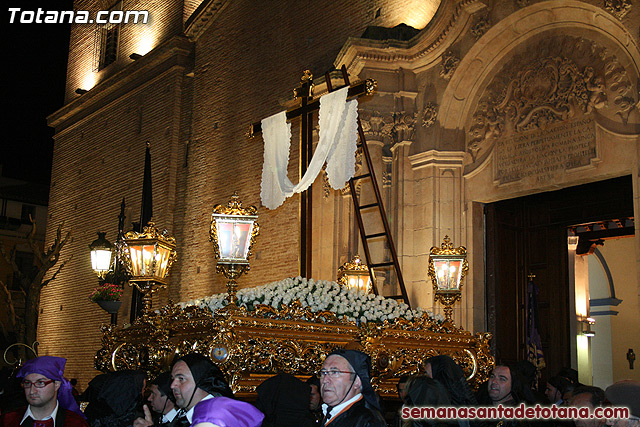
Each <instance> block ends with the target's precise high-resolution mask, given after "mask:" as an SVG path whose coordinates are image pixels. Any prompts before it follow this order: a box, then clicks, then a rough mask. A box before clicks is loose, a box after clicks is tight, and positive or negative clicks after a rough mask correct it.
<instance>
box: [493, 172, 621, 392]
mask: <svg viewBox="0 0 640 427" xmlns="http://www.w3.org/2000/svg"><path fill="white" fill-rule="evenodd" d="M632 216H633V189H632V183H631V178H630V177H628V176H627V177H621V178H615V179H610V180H606V181H599V182H596V183H592V184H585V185H580V186H576V187H569V188H565V189H562V190H558V191H553V192H547V193H540V194H535V195H531V196H525V197H521V198H517V199H511V200H504V201H500V202H495V203H490V204H487V205H485V221H486V250H487V252H486V253H487V255H486V274H487V277H486V304H487V330H488V331H489V332H491V333H493V336H494V339H493V341H492V345H493V347H492V351H494V354H495V356H496V359H497V360H504V361H515V360H522V359H524V358H525V357H526V351H527V348H526V295H527V282H528V280H529V279H528V276H529V275H530V274H533V275H535V278H534V279H533V281H534V283H535V284H536V285H537V286H538V289H539V293H538V319H539V322H538V324H539V333H540V337H541V341H542V349H543V351H544V358H545V362H546V369H544V370H543V371H542V380H543V381H545V380H546V379H547V378H549V377H550V376H552V375H554V374H556V373H557V372H558V371H559V370H560V368H562V367H563V366H570V365H571V340H574V339H575V337H572V336H571V334H570V322H571V321H575V319H571V317H572V314H571V313H572V312H573V310H572V308H571V307H570V300H571V298H570V289H569V275H568V257H567V253H568V252H567V229H568V228H569V227H571V226H574V225H577V224H584V223H588V222H595V221H605V220H611V219H614V218H622V217H632ZM542 384H544V383H542Z"/></svg>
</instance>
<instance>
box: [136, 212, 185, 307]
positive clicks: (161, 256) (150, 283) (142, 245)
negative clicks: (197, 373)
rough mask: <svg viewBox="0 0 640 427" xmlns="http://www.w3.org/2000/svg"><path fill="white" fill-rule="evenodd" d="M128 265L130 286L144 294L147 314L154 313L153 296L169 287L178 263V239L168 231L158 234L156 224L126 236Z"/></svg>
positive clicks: (143, 304)
mask: <svg viewBox="0 0 640 427" xmlns="http://www.w3.org/2000/svg"><path fill="white" fill-rule="evenodd" d="M124 243H125V265H126V267H127V270H128V271H129V273H130V274H131V278H130V279H129V282H130V283H133V285H134V286H135V287H136V288H137V289H138V290H139V291H140V293H141V294H142V310H143V314H148V313H149V312H150V311H151V303H152V295H153V293H154V292H156V290H158V289H164V288H166V287H167V284H168V281H167V277H168V275H169V270H170V269H171V265H172V264H173V263H174V262H175V260H176V259H177V252H176V239H175V238H173V237H170V236H169V235H168V232H167V230H163V231H162V232H158V229H157V228H156V227H155V223H154V222H153V221H149V224H148V225H147V226H145V227H144V228H143V230H142V232H141V233H139V232H137V231H129V232H128V233H126V234H125V235H124Z"/></svg>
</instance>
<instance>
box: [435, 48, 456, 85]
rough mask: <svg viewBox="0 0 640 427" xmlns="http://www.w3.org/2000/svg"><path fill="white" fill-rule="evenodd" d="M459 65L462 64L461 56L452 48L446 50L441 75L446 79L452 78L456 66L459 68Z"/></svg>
mask: <svg viewBox="0 0 640 427" xmlns="http://www.w3.org/2000/svg"><path fill="white" fill-rule="evenodd" d="M458 65H460V58H458V57H457V56H456V55H455V54H454V53H453V52H451V51H450V50H449V51H447V52H445V54H444V55H442V63H441V67H442V69H441V70H440V77H442V78H443V79H445V80H451V77H452V76H453V73H454V72H455V71H456V68H458Z"/></svg>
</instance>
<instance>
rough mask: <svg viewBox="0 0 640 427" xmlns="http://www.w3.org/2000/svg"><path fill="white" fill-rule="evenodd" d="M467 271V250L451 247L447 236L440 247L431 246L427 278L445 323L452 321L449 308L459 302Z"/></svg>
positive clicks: (451, 309)
mask: <svg viewBox="0 0 640 427" xmlns="http://www.w3.org/2000/svg"><path fill="white" fill-rule="evenodd" d="M468 270H469V263H468V262H467V248H465V247H464V246H460V247H457V248H454V247H453V244H452V243H451V239H450V238H449V236H444V240H443V242H442V244H441V246H440V247H439V248H438V247H437V246H433V247H432V248H431V251H430V255H429V277H430V278H431V282H432V283H433V290H434V291H435V300H436V301H440V303H442V304H443V305H444V306H445V307H444V315H445V317H446V320H447V321H452V315H453V308H451V306H452V305H453V304H455V303H456V302H457V301H459V300H460V297H461V294H462V292H461V290H462V281H463V279H464V276H465V275H466V274H467V271H468Z"/></svg>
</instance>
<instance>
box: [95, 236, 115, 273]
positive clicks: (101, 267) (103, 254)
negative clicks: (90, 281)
mask: <svg viewBox="0 0 640 427" xmlns="http://www.w3.org/2000/svg"><path fill="white" fill-rule="evenodd" d="M106 235H107V233H106V232H102V231H98V238H97V239H96V240H94V241H93V242H91V244H90V245H89V250H90V251H91V268H92V269H93V271H95V273H96V274H97V275H98V277H99V278H101V279H104V277H105V276H106V275H107V273H108V272H109V270H110V269H111V259H112V251H113V245H112V244H111V243H110V242H109V241H108V240H107V238H106Z"/></svg>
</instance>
